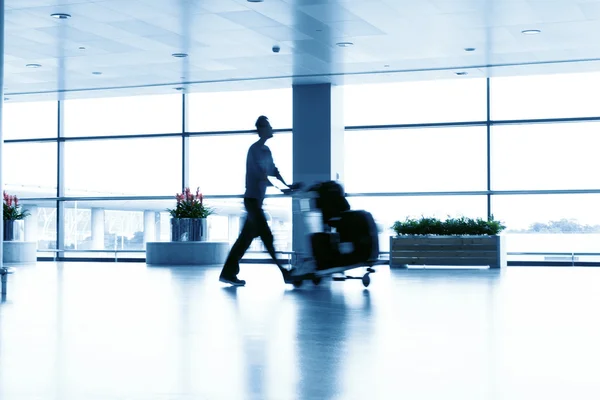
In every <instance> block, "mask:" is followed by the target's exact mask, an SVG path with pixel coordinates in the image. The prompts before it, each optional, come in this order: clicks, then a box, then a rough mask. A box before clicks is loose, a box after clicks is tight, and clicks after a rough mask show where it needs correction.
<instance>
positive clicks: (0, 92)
mask: <svg viewBox="0 0 600 400" xmlns="http://www.w3.org/2000/svg"><path fill="white" fill-rule="evenodd" d="M3 104H4V0H0V121H2V108H3V107H2V106H3ZM3 147H4V138H3V136H2V124H0V160H2V159H3V158H4V157H3V156H2V150H3ZM2 175H3V172H2V162H0V189H2V190H4V180H3V179H2ZM0 239H3V240H4V224H0ZM3 247H4V246H0V268H2V257H3V254H2V253H3V252H2V248H3Z"/></svg>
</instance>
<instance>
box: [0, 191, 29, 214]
mask: <svg viewBox="0 0 600 400" xmlns="http://www.w3.org/2000/svg"><path fill="white" fill-rule="evenodd" d="M2 195H3V197H4V201H3V205H2V216H3V219H4V221H15V220H18V219H24V218H25V217H28V216H29V215H30V214H29V211H28V210H24V209H23V208H22V207H21V205H20V204H19V199H18V198H17V196H11V195H9V194H8V193H6V192H5V191H3V192H2Z"/></svg>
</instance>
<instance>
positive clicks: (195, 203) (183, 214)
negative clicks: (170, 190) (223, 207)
mask: <svg viewBox="0 0 600 400" xmlns="http://www.w3.org/2000/svg"><path fill="white" fill-rule="evenodd" d="M175 198H176V199H177V206H176V207H175V208H174V209H167V211H168V212H169V213H170V214H171V217H173V218H206V217H208V216H209V215H212V214H214V209H212V208H210V207H207V206H206V205H204V196H203V195H202V193H200V188H197V189H196V193H192V192H191V191H190V188H185V189H184V191H183V193H177V194H176V195H175Z"/></svg>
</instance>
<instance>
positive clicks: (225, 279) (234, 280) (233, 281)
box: [219, 275, 246, 286]
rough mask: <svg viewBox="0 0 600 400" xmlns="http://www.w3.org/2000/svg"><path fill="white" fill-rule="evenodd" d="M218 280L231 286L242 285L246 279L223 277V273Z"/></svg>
mask: <svg viewBox="0 0 600 400" xmlns="http://www.w3.org/2000/svg"><path fill="white" fill-rule="evenodd" d="M219 281H221V282H223V283H228V284H230V285H232V286H244V285H246V281H244V280H242V279H238V278H237V277H236V276H234V277H232V278H228V277H225V276H223V275H221V276H219Z"/></svg>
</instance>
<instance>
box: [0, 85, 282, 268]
mask: <svg viewBox="0 0 600 400" xmlns="http://www.w3.org/2000/svg"><path fill="white" fill-rule="evenodd" d="M185 96H187V97H188V98H187V100H186V99H185ZM291 100H292V91H291V89H289V90H267V91H258V92H257V91H253V92H227V93H198V94H194V95H184V94H174V95H153V96H136V97H108V98H98V99H82V100H66V101H62V102H61V103H60V104H59V103H58V102H43V103H18V102H14V103H11V102H9V103H7V106H6V108H5V111H4V115H5V119H4V121H3V124H4V132H5V147H4V154H3V159H2V163H3V172H4V184H5V187H4V189H5V190H7V191H8V192H9V193H10V194H14V195H17V196H18V197H19V198H20V199H21V201H22V204H23V205H24V208H25V209H27V210H29V211H30V213H31V216H30V217H28V218H27V219H26V227H25V231H26V232H25V234H26V240H32V241H37V242H38V248H39V250H40V253H39V255H40V256H46V257H55V256H56V254H59V255H60V257H64V258H87V259H94V258H114V257H115V255H118V258H144V257H145V252H144V250H145V244H146V243H147V242H149V241H169V240H170V215H169V212H168V209H169V208H173V207H174V206H175V204H176V201H175V194H176V193H178V192H180V191H181V189H182V183H183V182H186V183H187V186H189V187H191V188H194V189H195V188H196V187H200V188H201V190H202V192H203V194H204V195H205V201H206V203H207V204H208V205H209V206H210V207H212V208H214V209H215V214H214V215H211V216H210V217H209V218H208V226H209V240H215V241H228V242H230V243H233V242H234V241H235V239H237V236H238V234H239V231H240V228H241V223H242V222H243V218H244V214H245V210H244V207H243V203H242V195H243V193H244V190H245V182H244V176H245V160H246V153H247V151H248V147H249V146H250V145H251V144H252V143H253V142H255V141H256V140H257V136H256V135H255V134H251V133H248V131H251V130H253V129H254V122H255V120H256V118H257V117H258V116H259V115H263V114H264V115H267V116H269V117H270V119H271V121H272V124H273V126H274V127H275V128H283V129H288V131H284V132H276V133H275V137H274V138H273V139H271V141H269V147H270V148H271V150H272V152H273V155H274V158H275V162H276V164H277V166H278V167H279V169H280V171H281V172H282V174H283V175H284V176H285V177H286V178H287V179H288V180H290V181H291V180H292V137H291V131H289V129H290V128H291V115H292V109H291ZM184 103H186V104H187V109H186V110H185V111H186V114H187V115H188V116H189V118H188V120H187V122H188V129H185V128H184ZM60 116H62V118H60ZM194 130H195V131H197V132H192V131H194ZM215 131H218V134H215ZM227 131H230V132H227ZM239 131H246V132H239ZM59 132H61V134H62V137H61V138H60V140H59ZM184 155H185V157H184ZM59 169H60V171H59ZM184 174H185V175H184ZM268 195H269V198H267V200H266V201H265V212H266V214H267V218H268V220H269V224H270V225H271V228H272V230H273V233H274V236H275V243H276V246H277V249H278V250H280V251H291V238H292V233H291V220H292V218H291V200H290V199H289V198H282V197H278V196H274V197H273V195H280V192H279V191H277V190H275V189H269V191H268ZM263 251H264V248H263V246H262V243H261V242H260V240H256V241H255V242H254V243H253V244H252V246H251V249H250V252H249V253H248V254H247V258H262V257H263V255H262V254H261V252H263Z"/></svg>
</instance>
